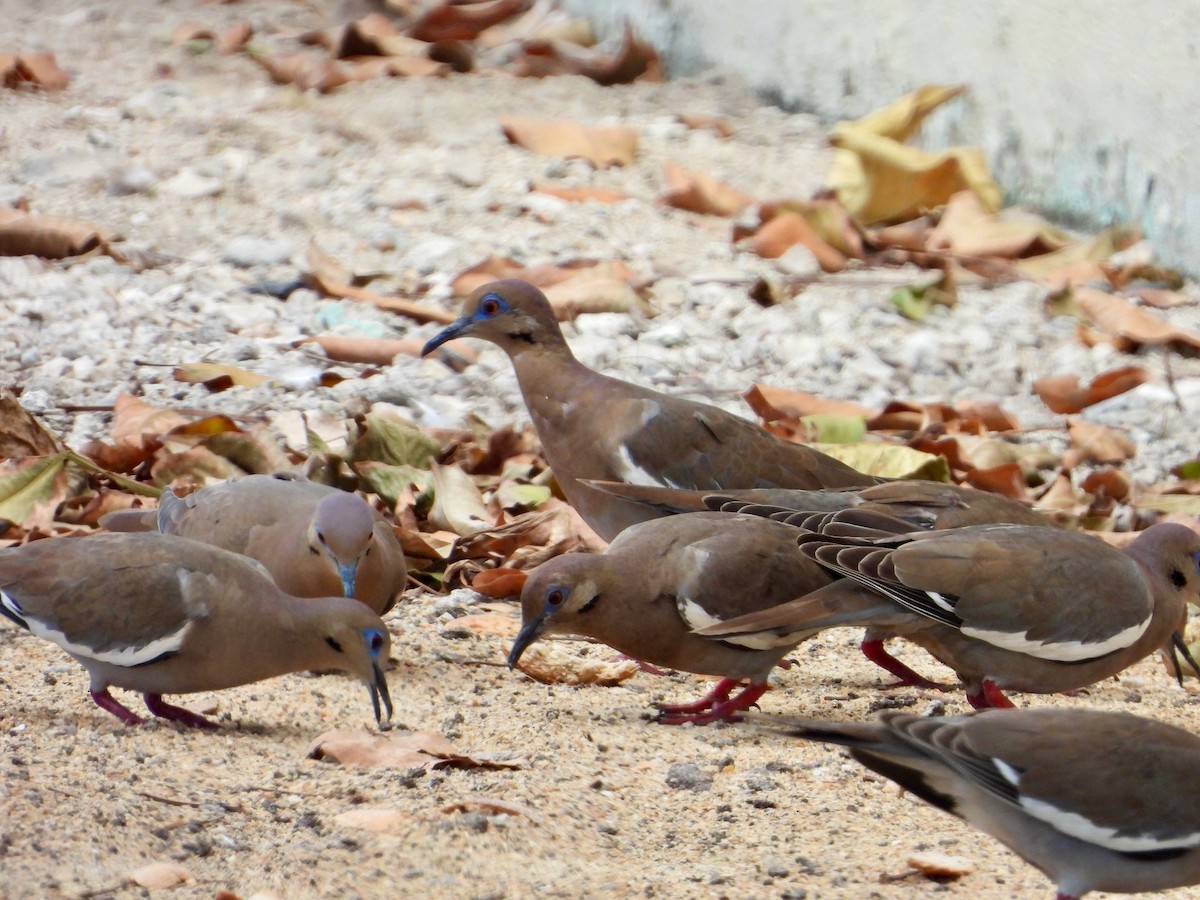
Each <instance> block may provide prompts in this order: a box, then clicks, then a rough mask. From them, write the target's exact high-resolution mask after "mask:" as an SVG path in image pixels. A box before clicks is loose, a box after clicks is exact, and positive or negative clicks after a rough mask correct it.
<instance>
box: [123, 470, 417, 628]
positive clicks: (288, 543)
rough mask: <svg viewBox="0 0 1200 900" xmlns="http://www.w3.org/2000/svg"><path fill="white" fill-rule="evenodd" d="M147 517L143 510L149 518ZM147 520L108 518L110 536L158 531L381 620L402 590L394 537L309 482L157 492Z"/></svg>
mask: <svg viewBox="0 0 1200 900" xmlns="http://www.w3.org/2000/svg"><path fill="white" fill-rule="evenodd" d="M150 512H151V511H147V513H150ZM153 515H154V518H153V519H152V518H150V515H147V514H146V513H142V514H140V518H138V516H139V514H138V513H128V514H126V513H125V512H124V511H122V513H121V514H110V515H109V516H106V517H104V519H102V520H101V524H102V525H103V526H104V527H105V528H109V529H110V530H122V531H132V530H142V529H145V528H152V527H157V528H158V530H159V531H161V532H162V533H163V534H173V535H177V536H179V537H186V538H191V539H192V540H195V541H203V542H204V543H206V544H212V545H213V546H214V547H220V548H221V549H223V550H229V551H231V552H233V553H241V554H243V555H244V556H249V557H251V558H252V559H256V560H258V561H259V562H260V563H262V564H263V565H264V566H265V567H266V568H267V571H268V572H270V573H271V577H272V578H274V579H275V583H276V584H277V585H279V587H280V589H281V590H282V591H283V592H284V593H287V594H292V595H293V596H296V597H327V596H331V595H335V594H343V595H344V596H347V597H354V598H355V599H357V600H361V601H362V602H363V603H365V604H366V605H367V606H369V607H371V609H373V610H374V611H375V612H377V613H379V614H380V615H382V614H383V613H386V612H387V611H388V610H390V609H391V608H392V606H394V605H395V602H396V598H397V597H398V596H399V594H400V592H402V591H403V590H404V586H405V579H406V575H407V567H406V565H405V561H404V552H403V551H402V550H401V549H400V542H399V541H398V540H397V539H396V533H395V532H394V531H393V530H392V528H391V527H390V526H389V525H388V524H387V522H385V521H384V520H383V517H382V516H380V515H379V514H378V513H376V512H375V510H373V509H372V508H371V506H370V504H368V503H367V502H366V501H365V500H364V499H363V498H362V497H360V496H358V495H357V494H352V493H350V492H348V491H340V490H338V489H336V488H332V487H328V486H327V485H323V484H317V483H316V482H313V481H304V480H300V479H292V478H278V477H275V476H271V475H248V476H246V477H245V478H239V479H237V480H236V481H227V482H225V483H224V484H216V485H212V486H211V487H206V488H203V489H201V490H199V491H195V492H193V493H191V494H187V495H186V496H183V497H179V496H176V495H175V494H174V493H173V492H171V491H169V490H168V491H164V492H163V495H162V497H161V498H160V500H159V507H158V512H157V514H153Z"/></svg>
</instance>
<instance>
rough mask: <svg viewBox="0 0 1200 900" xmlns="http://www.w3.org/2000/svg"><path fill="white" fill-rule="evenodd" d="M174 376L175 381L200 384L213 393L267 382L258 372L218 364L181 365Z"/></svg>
mask: <svg viewBox="0 0 1200 900" xmlns="http://www.w3.org/2000/svg"><path fill="white" fill-rule="evenodd" d="M174 376H175V380H176V381H182V382H185V383H187V384H202V385H204V386H205V387H206V388H208V389H209V390H210V391H213V392H217V391H224V390H228V389H229V388H231V387H258V386H259V385H260V384H262V383H263V382H264V381H266V380H267V376H266V375H262V374H259V373H258V372H250V371H247V370H246V369H241V368H238V367H237V366H227V365H222V364H220V363H183V364H181V365H179V366H176V367H175V371H174Z"/></svg>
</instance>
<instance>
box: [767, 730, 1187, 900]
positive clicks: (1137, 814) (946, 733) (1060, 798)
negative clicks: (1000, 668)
mask: <svg viewBox="0 0 1200 900" xmlns="http://www.w3.org/2000/svg"><path fill="white" fill-rule="evenodd" d="M754 721H755V724H756V725H762V726H764V727H768V728H772V729H774V728H783V729H785V730H787V731H788V733H790V734H793V735H795V736H797V737H801V738H805V739H807V740H813V741H825V742H830V743H835V744H841V745H844V746H846V747H849V748H850V755H851V756H852V757H854V759H856V760H857V761H858V762H860V763H862V764H863V765H864V766H866V767H867V768H868V769H871V770H873V771H875V772H878V773H879V774H880V775H883V776H884V777H885V778H888V779H891V780H892V781H894V782H896V783H897V784H898V785H900V787H902V788H903V789H904V790H906V791H909V792H911V793H913V794H915V795H916V796H918V797H920V798H921V799H922V800H924V801H925V802H926V803H928V804H930V805H931V806H935V807H937V808H938V809H941V810H944V811H946V812H948V813H951V814H952V815H955V816H958V817H959V818H960V819H964V820H965V821H967V822H968V823H970V824H971V825H973V826H975V827H976V828H978V829H979V830H980V831H983V832H986V833H987V834H990V835H992V836H993V837H995V838H997V839H999V840H1000V841H1001V842H1002V843H1004V844H1005V845H1006V846H1008V847H1009V848H1010V849H1011V850H1012V851H1013V852H1015V853H1016V854H1018V855H1019V856H1021V857H1023V858H1024V859H1025V860H1026V862H1028V863H1030V864H1031V865H1033V866H1036V867H1037V868H1038V869H1040V870H1041V871H1042V872H1044V873H1045V874H1046V875H1047V877H1049V878H1050V879H1051V880H1052V881H1053V882H1055V884H1056V885H1057V887H1058V894H1057V900H1077V898H1079V897H1082V896H1083V895H1084V894H1086V893H1087V892H1088V891H1112V892H1114V893H1125V894H1134V893H1139V892H1142V891H1159V890H1167V889H1169V888H1173V887H1182V886H1184V885H1192V884H1200V804H1197V803H1196V785H1197V779H1198V778H1200V774H1198V773H1200V738H1197V737H1196V736H1194V735H1192V734H1190V733H1188V732H1186V731H1184V730H1183V729H1181V728H1175V727H1174V726H1171V725H1166V724H1163V723H1162V722H1155V721H1153V720H1151V719H1143V718H1140V717H1138V716H1132V715H1129V714H1128V713H1121V712H1101V711H1097V710H1086V709H1020V710H1012V711H1006V712H1002V711H999V710H992V711H984V712H979V713H973V714H967V715H963V716H950V717H946V718H922V717H920V716H913V715H906V714H902V713H896V712H886V713H883V714H881V715H880V717H879V722H878V723H877V724H850V723H846V724H842V723H830V722H819V721H810V720H795V719H791V720H789V719H787V718H786V717H779V718H776V717H769V718H768V717H766V716H756V717H755V720H754Z"/></svg>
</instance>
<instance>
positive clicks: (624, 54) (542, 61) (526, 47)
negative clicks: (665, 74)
mask: <svg viewBox="0 0 1200 900" xmlns="http://www.w3.org/2000/svg"><path fill="white" fill-rule="evenodd" d="M513 71H514V73H515V74H517V75H519V76H523V77H526V78H545V77H547V76H551V75H583V76H584V77H585V78H590V79H592V81H594V82H596V83H597V84H601V85H604V86H605V87H608V86H610V85H614V84H629V83H631V82H633V81H637V80H638V79H644V80H647V81H660V80H661V79H662V71H661V68H660V66H659V62H658V54H657V53H656V52H655V50H654V48H653V47H652V46H651V45H650V44H648V43H646V42H645V41H643V40H642V39H640V38H639V37H638V36H637V35H636V34H635V33H634V31H633V27H632V26H631V25H630V24H629V23H628V22H626V24H625V31H624V33H623V35H622V38H621V46H620V47H619V48H617V50H616V51H615V52H613V53H605V52H603V51H601V50H596V49H587V48H584V47H581V46H580V45H579V44H578V43H576V42H574V41H570V40H555V39H553V38H547V37H538V38H530V39H528V40H525V41H524V42H523V43H522V44H521V55H520V56H519V57H518V58H517V59H516V60H515V63H514V66H513Z"/></svg>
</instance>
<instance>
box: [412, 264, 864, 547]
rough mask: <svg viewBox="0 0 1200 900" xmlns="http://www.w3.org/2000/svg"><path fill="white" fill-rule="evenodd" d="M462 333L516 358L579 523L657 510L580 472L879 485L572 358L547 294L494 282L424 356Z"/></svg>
mask: <svg viewBox="0 0 1200 900" xmlns="http://www.w3.org/2000/svg"><path fill="white" fill-rule="evenodd" d="M458 337H476V338H480V339H482V340H487V341H491V342H492V343H493V344H496V345H497V346H498V347H500V348H501V349H502V350H504V352H505V353H507V354H508V356H509V358H510V359H511V360H512V364H513V368H514V369H515V371H516V374H517V383H518V384H519V385H520V387H521V394H522V396H523V397H524V399H525V405H526V407H527V408H528V409H529V416H530V418H531V419H532V420H533V425H534V428H536V429H537V434H538V438H539V439H540V440H541V443H542V449H543V451H544V452H545V455H546V461H547V462H548V463H549V464H550V468H551V469H552V470H553V471H554V474H555V476H556V477H557V479H558V482H559V484H560V485H561V487H562V489H563V492H564V493H565V494H566V496H567V499H568V500H569V501H570V502H571V504H572V505H573V506H574V507H575V508H576V509H577V510H579V513H580V515H582V516H583V518H584V520H585V521H586V522H587V523H588V524H589V525H591V526H592V528H594V529H595V530H596V532H597V533H598V534H600V535H601V536H602V537H604V538H605V539H606V540H612V538H614V537H615V536H616V535H617V534H619V533H620V532H621V531H622V530H623V529H625V528H627V527H628V526H630V525H633V524H635V523H637V522H643V521H645V520H646V519H648V518H654V517H656V516H658V515H659V513H655V512H653V511H650V510H649V509H648V507H646V506H645V505H644V504H640V503H633V502H630V501H628V500H625V499H623V498H621V497H616V496H613V495H612V494H607V493H604V492H601V491H597V490H595V489H594V488H590V487H588V486H586V485H583V484H580V482H579V479H584V478H587V479H597V480H601V481H623V482H630V483H635V484H648V485H659V486H663V487H675V488H688V489H695V488H699V489H718V490H719V489H730V488H756V487H790V488H821V487H843V486H853V485H869V484H875V483H877V482H878V481H879V479H877V478H873V477H871V476H869V475H864V474H862V473H861V472H857V471H855V470H854V469H852V468H850V467H849V466H847V465H845V464H844V463H841V462H839V461H838V460H836V459H833V458H832V457H829V456H826V455H825V454H823V453H820V452H819V451H817V450H813V449H812V448H810V447H805V446H803V445H801V444H794V443H792V442H790V441H785V440H783V439H782V438H778V437H775V436H774V435H772V434H770V433H769V432H767V431H765V430H763V429H762V428H759V427H758V426H757V425H755V424H754V423H753V422H750V421H747V420H746V419H743V418H741V417H739V416H735V415H733V414H732V413H728V412H725V411H724V410H722V409H719V408H718V407H715V406H709V405H707V404H704V403H696V402H694V401H691V400H685V399H683V398H681V397H673V396H671V395H669V394H662V393H659V392H658V391H652V390H650V389H648V388H644V387H639V386H638V385H634V384H630V383H628V382H625V381H619V380H618V379H615V378H610V377H608V376H607V375H601V374H600V373H598V372H594V371H592V370H591V369H589V368H587V367H586V366H584V365H583V364H582V363H581V362H579V361H578V360H577V359H576V358H575V357H574V355H572V353H571V350H570V348H569V347H568V346H567V342H566V340H565V339H564V338H563V334H562V330H561V329H560V328H559V325H558V320H557V319H556V318H555V316H554V310H553V308H552V307H551V306H550V302H549V301H548V300H547V299H546V297H545V295H544V294H543V293H542V292H541V291H539V290H538V289H537V288H536V287H534V286H533V285H531V284H528V283H527V282H524V281H517V280H509V281H494V282H492V283H490V284H486V285H483V286H482V287H480V288H478V289H476V290H475V291H474V292H473V293H472V294H471V295H470V297H468V298H467V300H466V303H465V306H464V312H463V315H462V317H461V318H459V319H458V320H456V321H455V322H454V323H452V324H451V325H448V326H447V327H446V328H444V329H443V330H442V331H440V332H439V333H438V334H437V335H435V336H434V337H433V338H432V339H431V340H430V341H429V342H428V343H427V344H426V345H425V348H424V350H422V353H423V354H426V353H429V352H430V351H432V350H434V349H435V348H437V347H439V346H441V345H442V344H444V343H445V342H446V341H448V340H451V339H452V338H458Z"/></svg>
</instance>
